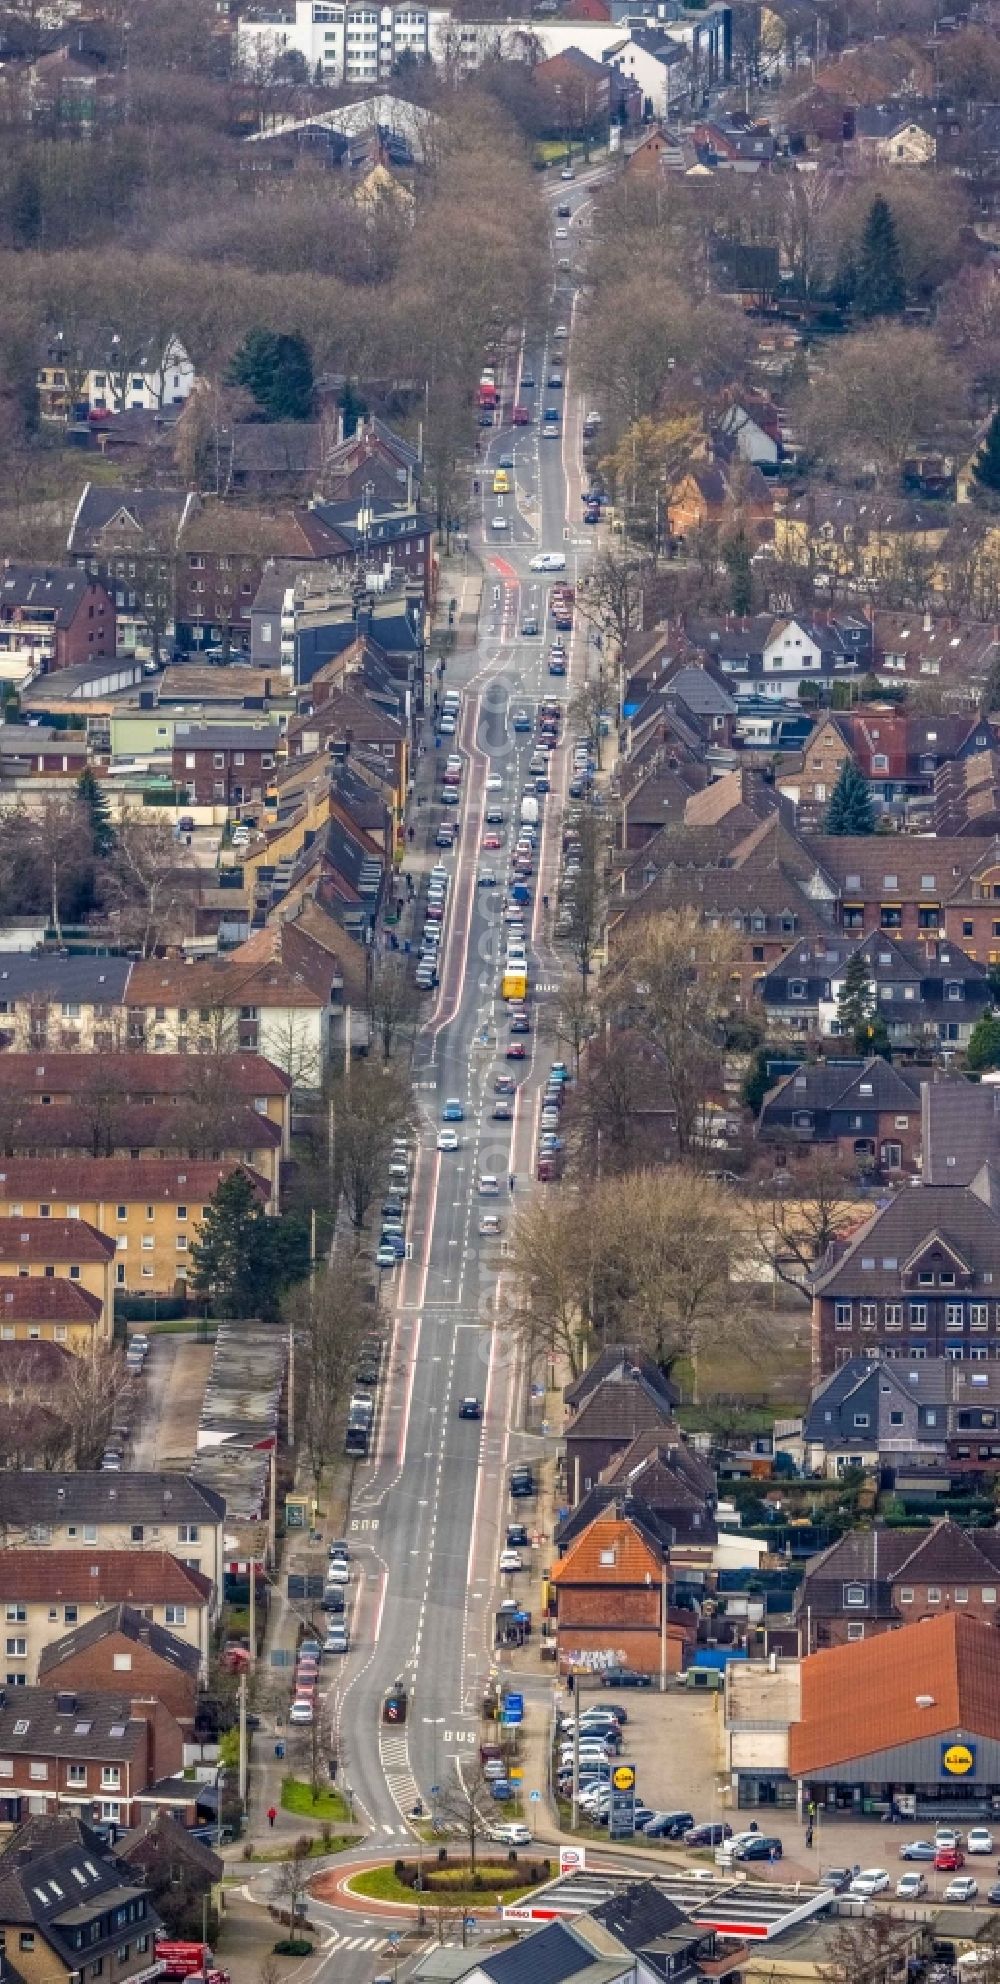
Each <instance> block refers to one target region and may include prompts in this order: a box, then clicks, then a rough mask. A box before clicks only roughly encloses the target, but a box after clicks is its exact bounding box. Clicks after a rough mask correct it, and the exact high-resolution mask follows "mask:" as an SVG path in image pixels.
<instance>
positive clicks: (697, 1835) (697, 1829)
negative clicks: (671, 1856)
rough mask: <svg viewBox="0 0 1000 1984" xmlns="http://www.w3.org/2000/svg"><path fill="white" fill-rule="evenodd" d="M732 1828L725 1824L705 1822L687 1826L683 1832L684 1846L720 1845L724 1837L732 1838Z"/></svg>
mask: <svg viewBox="0 0 1000 1984" xmlns="http://www.w3.org/2000/svg"><path fill="white" fill-rule="evenodd" d="M732 1836H733V1828H732V1826H726V1825H711V1824H705V1825H700V1826H689V1827H688V1829H687V1831H686V1833H685V1834H684V1844H685V1846H721V1845H722V1842H723V1840H724V1839H732Z"/></svg>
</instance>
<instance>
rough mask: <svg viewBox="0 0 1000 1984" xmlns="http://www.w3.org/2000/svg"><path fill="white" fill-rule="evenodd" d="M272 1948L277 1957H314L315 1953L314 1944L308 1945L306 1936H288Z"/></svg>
mask: <svg viewBox="0 0 1000 1984" xmlns="http://www.w3.org/2000/svg"><path fill="white" fill-rule="evenodd" d="M272 1948H273V1952H274V1955H275V1956H312V1953H313V1946H312V1943H307V1942H306V1940H305V1937H304V1936H286V1937H285V1938H284V1940H283V1941H282V1942H280V1943H274V1944H273V1945H272Z"/></svg>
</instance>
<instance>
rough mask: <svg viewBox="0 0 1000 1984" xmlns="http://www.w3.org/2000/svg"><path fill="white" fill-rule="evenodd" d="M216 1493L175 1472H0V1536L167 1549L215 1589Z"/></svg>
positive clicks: (218, 1564)
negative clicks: (207, 1580) (151, 1546)
mask: <svg viewBox="0 0 1000 1984" xmlns="http://www.w3.org/2000/svg"><path fill="white" fill-rule="evenodd" d="M225 1515H226V1505H225V1502H224V1501H223V1499H222V1496H221V1495H217V1494H216V1493H215V1491H214V1489H212V1488H208V1487H206V1486H205V1485H204V1484H203V1483H201V1482H197V1481H193V1480H192V1479H191V1477H190V1475H187V1474H181V1473H178V1472H176V1471H170V1472H167V1473H162V1474H160V1473H156V1474H153V1473H147V1472H145V1471H142V1470H137V1471H134V1472H133V1471H132V1470H129V1471H128V1472H127V1473H125V1474H105V1473H102V1472H101V1470H100V1469H86V1468H84V1469H80V1470H79V1471H77V1470H74V1471H73V1472H71V1473H65V1474H59V1473H55V1472H50V1471H49V1470H48V1469H46V1470H45V1471H44V1472H41V1473H36V1472H34V1471H28V1470H18V1469H14V1468H9V1469H6V1470H0V1541H2V1542H3V1543H4V1544H10V1545H16V1544H21V1543H26V1544H31V1545H32V1546H33V1547H40V1546H42V1545H44V1546H45V1547H47V1548H51V1549H52V1550H94V1549H100V1550H135V1549H137V1548H142V1549H146V1548H148V1547H149V1546H150V1545H153V1546H155V1548H157V1549H161V1550H170V1551H172V1552H173V1554H174V1556H175V1557H178V1558H179V1559H180V1561H181V1563H182V1564H184V1565H185V1566H186V1567H187V1569H188V1570H190V1571H201V1572H202V1574H203V1575H204V1576H205V1577H207V1578H209V1579H210V1580H211V1582H212V1584H213V1585H214V1586H216V1587H217V1588H218V1590H219V1591H220V1592H221V1589H222V1580H223V1574H224V1570H225V1547H224V1543H225V1540H224V1523H225Z"/></svg>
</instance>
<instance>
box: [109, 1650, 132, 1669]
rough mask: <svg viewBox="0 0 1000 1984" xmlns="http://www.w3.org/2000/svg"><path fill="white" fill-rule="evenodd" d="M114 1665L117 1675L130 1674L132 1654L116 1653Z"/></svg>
mask: <svg viewBox="0 0 1000 1984" xmlns="http://www.w3.org/2000/svg"><path fill="white" fill-rule="evenodd" d="M112 1665H113V1667H114V1670H115V1673H116V1674H128V1673H130V1672H131V1669H132V1655H131V1654H130V1653H116V1654H115V1656H114V1660H113V1662H112Z"/></svg>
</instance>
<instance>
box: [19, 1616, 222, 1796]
mask: <svg viewBox="0 0 1000 1984" xmlns="http://www.w3.org/2000/svg"><path fill="white" fill-rule="evenodd" d="M38 1680H39V1684H40V1685H44V1686H45V1687H46V1688H56V1689H58V1690H59V1692H60V1694H62V1693H63V1692H64V1691H65V1690H66V1689H75V1690H76V1691H77V1692H79V1693H84V1692H86V1691H87V1690H89V1689H97V1690H99V1691H100V1692H102V1693H105V1694H110V1693H112V1692H114V1691H115V1690H119V1691H120V1690H121V1689H122V1688H127V1689H128V1691H129V1693H130V1694H131V1695H133V1696H137V1697H141V1698H142V1699H143V1700H153V1701H157V1702H161V1703H162V1704H163V1707H164V1708H165V1709H166V1710H167V1711H168V1713H169V1714H170V1715H172V1716H173V1717H174V1719H175V1721H176V1722H178V1723H179V1724H180V1725H181V1727H182V1729H191V1728H193V1726H194V1718H195V1709H196V1707H197V1702H198V1653H197V1649H196V1648H195V1647H193V1646H188V1645H187V1644H186V1643H185V1641H184V1640H181V1639H178V1637H177V1634H176V1633H171V1632H168V1631H167V1630H166V1628H165V1627H163V1626H157V1625H155V1624H154V1622H153V1620H152V1619H145V1618H144V1617H143V1615H142V1613H141V1612H140V1611H138V1610H137V1609H136V1607H135V1606H134V1605H126V1604H124V1603H122V1604H119V1605H111V1606H109V1607H108V1610H107V1611H106V1612H97V1613H95V1615H94V1617H93V1618H92V1619H90V1620H88V1622H87V1624H86V1625H85V1626H76V1627H74V1629H73V1631H72V1632H70V1633H64V1634H63V1635H62V1637H61V1639H57V1640H52V1641H51V1643H50V1644H49V1645H48V1646H47V1647H45V1648H44V1650H43V1652H42V1655H41V1658H40V1660H39V1662H38ZM21 1692H22V1691H20V1690H19V1691H18V1694H17V1696H16V1698H15V1699H16V1700H18V1701H19V1700H20V1699H21ZM173 1768H174V1766H173V1764H170V1765H169V1767H168V1768H167V1769H165V1770H164V1772H163V1775H165V1776H166V1775H169V1774H170V1772H171V1771H172V1770H173ZM157 1774H158V1775H159V1771H158V1773H157Z"/></svg>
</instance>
